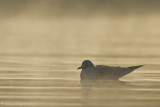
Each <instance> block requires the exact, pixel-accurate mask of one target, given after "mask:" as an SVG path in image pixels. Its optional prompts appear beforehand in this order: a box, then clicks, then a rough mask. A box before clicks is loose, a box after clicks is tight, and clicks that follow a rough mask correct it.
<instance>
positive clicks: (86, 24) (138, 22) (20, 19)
mask: <svg viewBox="0 0 160 107" xmlns="http://www.w3.org/2000/svg"><path fill="white" fill-rule="evenodd" d="M159 19H160V1H158V0H0V53H1V54H36V55H38V54H39V55H40V54H71V55H73V54H75V55H76V54H85V55H86V54H87V55H108V56H114V55H115V56H117V55H118V56H140V57H150V56H151V57H152V56H160V51H159V46H160V42H159V41H160V30H159V28H160V20H159Z"/></svg>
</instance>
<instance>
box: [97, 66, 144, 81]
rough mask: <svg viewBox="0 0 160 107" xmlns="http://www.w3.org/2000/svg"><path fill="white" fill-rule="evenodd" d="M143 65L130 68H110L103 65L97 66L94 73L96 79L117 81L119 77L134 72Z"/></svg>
mask: <svg viewBox="0 0 160 107" xmlns="http://www.w3.org/2000/svg"><path fill="white" fill-rule="evenodd" d="M142 66H143V65H138V66H131V67H112V66H105V65H97V66H96V70H95V73H96V75H97V79H103V80H104V79H106V80H108V79H110V80H118V79H119V78H120V77H123V76H124V75H127V74H129V73H131V72H132V71H134V70H135V69H137V68H139V67H142Z"/></svg>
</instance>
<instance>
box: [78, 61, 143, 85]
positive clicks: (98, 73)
mask: <svg viewBox="0 0 160 107" xmlns="http://www.w3.org/2000/svg"><path fill="white" fill-rule="evenodd" d="M142 66H143V65H138V66H130V67H113V66H106V65H97V66H95V65H94V64H93V63H92V62H91V61H90V60H84V61H83V62H82V65H81V66H80V67H78V68H77V69H82V71H81V73H80V78H81V82H82V81H83V80H119V78H120V77H123V76H125V75H127V74H129V73H131V72H132V71H134V70H135V69H137V68H140V67H142Z"/></svg>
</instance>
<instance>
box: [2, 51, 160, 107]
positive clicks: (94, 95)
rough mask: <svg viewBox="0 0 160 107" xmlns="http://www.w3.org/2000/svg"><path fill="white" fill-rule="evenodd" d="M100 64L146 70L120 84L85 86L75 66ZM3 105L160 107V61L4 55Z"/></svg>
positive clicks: (73, 56) (15, 106)
mask: <svg viewBox="0 0 160 107" xmlns="http://www.w3.org/2000/svg"><path fill="white" fill-rule="evenodd" d="M81 56H83V58H84V59H94V60H92V61H93V62H94V63H96V64H106V65H113V66H118V65H122V66H130V65H137V64H145V66H144V67H142V68H140V69H137V70H135V71H134V72H133V73H131V74H129V75H127V76H125V77H123V78H121V82H117V83H114V82H107V83H100V84H99V85H98V86H93V87H89V86H88V87H81V85H80V79H79V74H80V71H79V70H77V67H78V66H80V64H81V62H82V59H81V58H80V57H81ZM0 59H1V61H0V66H1V67H0V105H1V106H4V107H6V106H8V107H9V106H11V107H18V106H20V107H22V106H27V107H49V106H52V107H90V106H93V107H94V106H95V107H103V106H105V107H106V106H107V107H159V105H160V102H159V99H160V72H159V69H160V58H135V57H134V58H131V57H128V58H125V57H118V58H114V57H109V56H92V55H90V56H88V55H80V56H78V55H54V54H53V55H1V56H0Z"/></svg>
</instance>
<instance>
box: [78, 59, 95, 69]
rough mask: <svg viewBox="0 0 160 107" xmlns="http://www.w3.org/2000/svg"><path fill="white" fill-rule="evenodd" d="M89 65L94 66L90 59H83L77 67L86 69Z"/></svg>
mask: <svg viewBox="0 0 160 107" xmlns="http://www.w3.org/2000/svg"><path fill="white" fill-rule="evenodd" d="M89 67H95V66H94V64H93V63H92V62H91V61H90V60H84V61H83V62H82V65H81V66H80V67H78V68H77V69H86V68H89Z"/></svg>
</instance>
